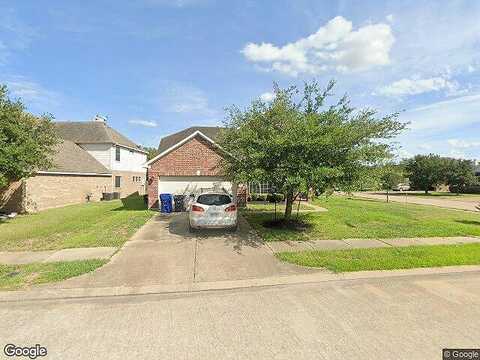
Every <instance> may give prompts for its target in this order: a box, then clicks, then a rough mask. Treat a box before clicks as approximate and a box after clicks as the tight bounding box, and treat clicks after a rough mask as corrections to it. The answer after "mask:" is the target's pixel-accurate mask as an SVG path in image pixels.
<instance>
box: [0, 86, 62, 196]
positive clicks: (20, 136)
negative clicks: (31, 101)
mask: <svg viewBox="0 0 480 360" xmlns="http://www.w3.org/2000/svg"><path fill="white" fill-rule="evenodd" d="M58 142H59V139H58V137H57V135H56V133H55V129H54V125H53V123H52V117H51V116H50V115H43V116H35V115H32V114H30V113H28V112H27V111H26V110H25V106H24V105H23V103H22V102H21V101H20V100H12V99H10V98H9V97H8V92H7V88H6V86H0V189H2V188H5V187H6V186H8V184H9V183H11V182H13V181H17V180H20V179H22V178H26V177H29V176H32V174H34V173H35V172H36V171H38V169H42V168H48V167H50V166H51V165H52V163H51V155H52V154H53V152H54V148H55V145H56V144H57V143H58Z"/></svg>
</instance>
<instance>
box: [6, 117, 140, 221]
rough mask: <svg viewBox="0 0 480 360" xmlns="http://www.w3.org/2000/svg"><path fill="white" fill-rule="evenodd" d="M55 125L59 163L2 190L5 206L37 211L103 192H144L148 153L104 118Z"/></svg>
mask: <svg viewBox="0 0 480 360" xmlns="http://www.w3.org/2000/svg"><path fill="white" fill-rule="evenodd" d="M55 126H56V129H57V131H58V134H59V135H60V137H61V138H62V139H63V141H62V142H61V143H60V144H59V145H58V146H57V147H56V151H55V155H54V157H53V159H52V160H53V164H54V165H53V166H52V167H51V168H49V169H42V170H41V171H38V172H37V174H36V175H35V176H33V177H31V178H28V179H25V180H22V181H19V182H16V183H14V184H12V185H11V186H10V187H9V189H7V191H5V192H4V193H3V194H1V196H2V198H3V201H2V202H1V203H4V206H3V207H2V209H1V210H2V211H17V212H34V211H38V210H43V209H48V208H52V207H59V206H64V205H68V204H76V203H82V202H87V201H98V200H101V199H102V196H103V194H104V193H113V192H117V193H119V196H120V197H126V196H128V195H130V194H132V193H136V192H138V193H140V194H143V193H144V189H145V173H146V170H145V167H144V166H145V163H146V160H147V158H146V153H145V152H144V151H143V150H141V149H140V148H139V147H138V146H137V145H136V144H135V143H133V142H132V141H130V140H129V139H127V138H126V137H125V136H123V135H121V134H120V133H118V132H117V131H115V130H114V129H112V128H110V127H109V126H108V125H107V124H106V122H105V120H104V119H103V118H99V117H96V118H95V120H94V121H87V122H57V123H55Z"/></svg>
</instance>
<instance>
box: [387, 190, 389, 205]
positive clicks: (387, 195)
mask: <svg viewBox="0 0 480 360" xmlns="http://www.w3.org/2000/svg"><path fill="white" fill-rule="evenodd" d="M388 195H389V194H388V189H387V202H388Z"/></svg>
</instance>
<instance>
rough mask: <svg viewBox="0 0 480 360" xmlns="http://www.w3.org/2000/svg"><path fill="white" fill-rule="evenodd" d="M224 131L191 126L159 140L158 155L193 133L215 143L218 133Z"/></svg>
mask: <svg viewBox="0 0 480 360" xmlns="http://www.w3.org/2000/svg"><path fill="white" fill-rule="evenodd" d="M222 129H224V128H222V127H219V126H192V127H189V128H187V129H184V130H182V131H179V132H176V133H174V134H171V135H168V136H165V137H164V138H162V140H160V144H159V145H158V151H159V153H162V152H164V151H165V150H167V149H169V148H171V147H172V146H173V145H175V144H177V143H179V142H180V141H182V140H183V139H185V138H187V137H189V136H190V135H192V134H193V133H194V132H195V131H200V132H201V133H202V134H204V135H205V136H207V137H209V138H210V139H212V140H213V141H215V140H216V139H217V137H218V134H219V133H220V131H221V130H222Z"/></svg>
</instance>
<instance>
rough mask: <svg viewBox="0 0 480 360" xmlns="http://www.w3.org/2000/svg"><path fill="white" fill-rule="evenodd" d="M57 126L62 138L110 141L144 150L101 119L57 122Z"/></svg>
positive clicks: (89, 142) (92, 141)
mask: <svg viewBox="0 0 480 360" xmlns="http://www.w3.org/2000/svg"><path fill="white" fill-rule="evenodd" d="M55 127H56V129H57V132H58V134H59V136H60V137H61V138H62V139H65V140H70V141H73V142H74V143H77V144H82V143H84V144H95V143H99V144H100V143H103V144H105V143H110V144H117V145H123V146H126V147H129V148H133V149H137V150H138V151H142V152H143V150H142V149H140V147H139V146H138V145H137V144H135V143H134V142H133V141H131V140H130V139H128V138H127V137H125V136H123V135H122V134H120V133H119V132H118V131H116V130H115V129H112V128H111V127H110V126H108V125H107V124H105V123H103V122H100V121H76V122H74V121H71V122H70V121H65V122H56V123H55Z"/></svg>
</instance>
